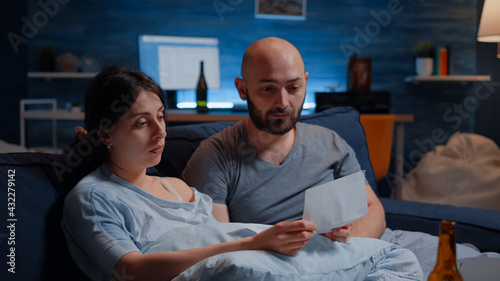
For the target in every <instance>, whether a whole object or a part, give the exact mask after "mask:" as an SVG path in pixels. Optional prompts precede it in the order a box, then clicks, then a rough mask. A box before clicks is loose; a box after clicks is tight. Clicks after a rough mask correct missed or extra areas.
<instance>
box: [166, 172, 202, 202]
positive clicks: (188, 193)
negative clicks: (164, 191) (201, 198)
mask: <svg viewBox="0 0 500 281" xmlns="http://www.w3.org/2000/svg"><path fill="white" fill-rule="evenodd" d="M162 179H163V180H166V181H167V182H168V183H169V184H170V185H171V186H172V187H173V188H174V190H175V191H176V192H177V193H179V195H180V196H181V197H182V199H183V200H184V201H186V202H192V201H194V199H195V198H194V192H195V189H194V188H192V187H190V186H189V185H188V184H187V183H186V182H185V181H183V180H182V179H180V178H175V177H162Z"/></svg>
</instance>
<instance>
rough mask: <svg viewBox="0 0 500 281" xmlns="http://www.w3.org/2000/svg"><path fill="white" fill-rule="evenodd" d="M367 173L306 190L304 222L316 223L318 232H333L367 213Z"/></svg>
mask: <svg viewBox="0 0 500 281" xmlns="http://www.w3.org/2000/svg"><path fill="white" fill-rule="evenodd" d="M365 185H366V184H365V173H364V171H359V172H356V173H354V174H351V175H348V176H345V177H342V178H339V179H336V180H334V181H331V182H327V183H325V184H322V185H318V186H315V187H311V188H309V189H308V190H306V193H305V202H304V213H303V215H302V216H303V219H304V220H307V221H311V222H314V223H315V224H316V226H317V227H318V229H317V231H316V232H317V233H326V232H330V231H331V230H332V229H333V228H337V227H341V226H344V225H346V224H347V223H349V222H351V221H354V220H356V219H359V218H361V217H363V216H365V215H366V214H368V205H367V200H366V189H365Z"/></svg>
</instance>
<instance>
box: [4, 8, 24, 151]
mask: <svg viewBox="0 0 500 281" xmlns="http://www.w3.org/2000/svg"><path fill="white" fill-rule="evenodd" d="M1 10H2V12H1V17H0V30H1V31H2V32H1V34H2V39H1V42H0V66H1V67H0V97H1V102H0V120H2V121H1V124H2V125H1V127H0V139H1V140H4V141H6V142H10V143H19V100H20V99H22V98H25V97H26V95H27V94H26V82H27V81H26V71H27V68H26V65H27V58H28V56H27V40H23V39H19V38H18V37H16V36H15V35H13V34H17V35H19V36H22V30H21V26H22V21H21V19H22V17H24V16H26V11H27V5H26V1H25V0H20V1H16V2H15V3H11V4H9V8H8V9H6V8H4V9H1ZM9 38H11V39H9Z"/></svg>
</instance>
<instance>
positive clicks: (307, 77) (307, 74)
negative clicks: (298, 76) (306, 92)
mask: <svg viewBox="0 0 500 281" xmlns="http://www.w3.org/2000/svg"><path fill="white" fill-rule="evenodd" d="M304 76H305V77H306V83H307V80H309V72H304Z"/></svg>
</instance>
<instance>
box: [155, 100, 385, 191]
mask: <svg viewBox="0 0 500 281" xmlns="http://www.w3.org/2000/svg"><path fill="white" fill-rule="evenodd" d="M167 118H168V116H167ZM300 122H304V123H308V124H314V125H319V126H323V127H326V128H328V129H331V130H333V131H335V132H337V133H338V134H339V135H340V136H341V137H342V138H344V139H345V140H346V142H347V143H348V144H349V145H350V146H351V147H352V148H353V149H354V151H355V152H356V157H357V159H358V161H359V164H360V165H361V169H363V170H366V173H365V175H366V178H367V180H368V182H369V183H370V185H371V186H372V188H373V190H374V191H375V193H376V194H377V195H378V192H377V188H376V181H375V175H374V173H373V168H372V165H371V162H370V157H369V155H368V147H367V145H366V136H365V131H364V129H363V126H362V125H361V123H360V122H359V112H358V111H357V110H355V109H354V108H352V107H334V108H330V109H328V110H325V111H322V112H320V113H316V114H311V115H304V116H302V117H301V118H300ZM234 124H235V122H213V123H200V124H192V125H181V126H174V127H169V128H168V129H167V138H166V140H165V150H164V151H163V155H162V159H161V162H160V164H158V165H157V166H155V167H153V168H151V169H149V171H148V173H150V174H155V175H161V176H170V177H180V176H181V173H182V170H183V169H184V167H185V166H186V163H187V161H188V160H189V158H190V157H191V155H192V154H193V152H194V151H195V150H196V148H197V147H198V145H199V144H200V142H201V141H202V140H204V139H205V138H207V137H210V136H211V135H214V134H216V133H218V132H220V131H222V130H223V129H224V128H226V127H228V126H231V125H234Z"/></svg>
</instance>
